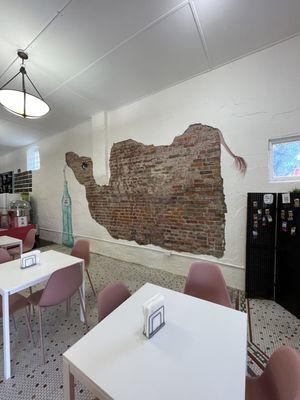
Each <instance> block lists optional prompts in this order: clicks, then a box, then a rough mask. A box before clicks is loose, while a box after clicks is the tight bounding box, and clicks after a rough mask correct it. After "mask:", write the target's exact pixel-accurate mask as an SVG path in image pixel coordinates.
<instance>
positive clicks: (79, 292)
mask: <svg viewBox="0 0 300 400" xmlns="http://www.w3.org/2000/svg"><path fill="white" fill-rule="evenodd" d="M78 294H79V300H80V305H81V308H82V310H83V317H84V323H85V326H86V330H87V331H88V330H89V326H88V323H87V319H86V312H85V309H84V306H83V299H82V294H81V291H80V289H78Z"/></svg>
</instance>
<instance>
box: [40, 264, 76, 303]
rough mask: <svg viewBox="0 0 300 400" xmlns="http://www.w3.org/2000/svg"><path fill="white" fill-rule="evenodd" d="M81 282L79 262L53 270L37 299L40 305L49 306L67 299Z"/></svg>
mask: <svg viewBox="0 0 300 400" xmlns="http://www.w3.org/2000/svg"><path fill="white" fill-rule="evenodd" d="M81 284H82V271H81V267H80V264H75V265H72V266H71V267H66V268H62V269H59V270H58V271H55V272H53V274H52V275H51V276H50V278H49V280H48V282H47V285H46V287H45V289H44V291H43V294H42V297H41V299H40V301H39V306H40V307H50V306H55V305H57V304H60V303H62V302H63V301H66V300H67V299H69V298H70V297H71V296H72V295H73V294H74V293H75V292H76V290H78V289H79V286H80V285H81Z"/></svg>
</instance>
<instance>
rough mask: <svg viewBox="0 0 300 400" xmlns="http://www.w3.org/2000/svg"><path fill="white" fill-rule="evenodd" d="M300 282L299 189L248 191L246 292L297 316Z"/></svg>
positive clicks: (298, 315)
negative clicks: (269, 191) (273, 300)
mask: <svg viewBox="0 0 300 400" xmlns="http://www.w3.org/2000/svg"><path fill="white" fill-rule="evenodd" d="M271 200H273V201H272V202H271ZM299 286H300V193H278V194H277V193H248V204H247V245H246V296H247V297H252V298H265V299H275V301H276V302H278V303H279V304H281V305H282V306H283V307H285V308H286V309H287V310H289V311H290V312H291V313H293V314H294V315H296V316H297V317H298V318H300V288H299Z"/></svg>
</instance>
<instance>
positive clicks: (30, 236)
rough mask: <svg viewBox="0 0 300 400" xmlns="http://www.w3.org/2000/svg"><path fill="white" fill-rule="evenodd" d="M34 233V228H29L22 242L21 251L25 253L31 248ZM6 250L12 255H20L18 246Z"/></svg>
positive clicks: (33, 241)
mask: <svg viewBox="0 0 300 400" xmlns="http://www.w3.org/2000/svg"><path fill="white" fill-rule="evenodd" d="M35 235H36V229H30V230H29V231H28V232H27V235H26V237H25V239H24V242H23V253H27V252H28V251H31V250H32V249H33V246H34V243H35ZM8 252H9V254H10V255H11V256H12V257H17V256H19V255H20V249H19V247H12V248H10V249H8Z"/></svg>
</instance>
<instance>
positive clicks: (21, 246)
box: [19, 241, 23, 257]
mask: <svg viewBox="0 0 300 400" xmlns="http://www.w3.org/2000/svg"><path fill="white" fill-rule="evenodd" d="M19 246H20V257H21V255H22V254H23V242H22V241H21V242H20V245H19Z"/></svg>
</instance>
